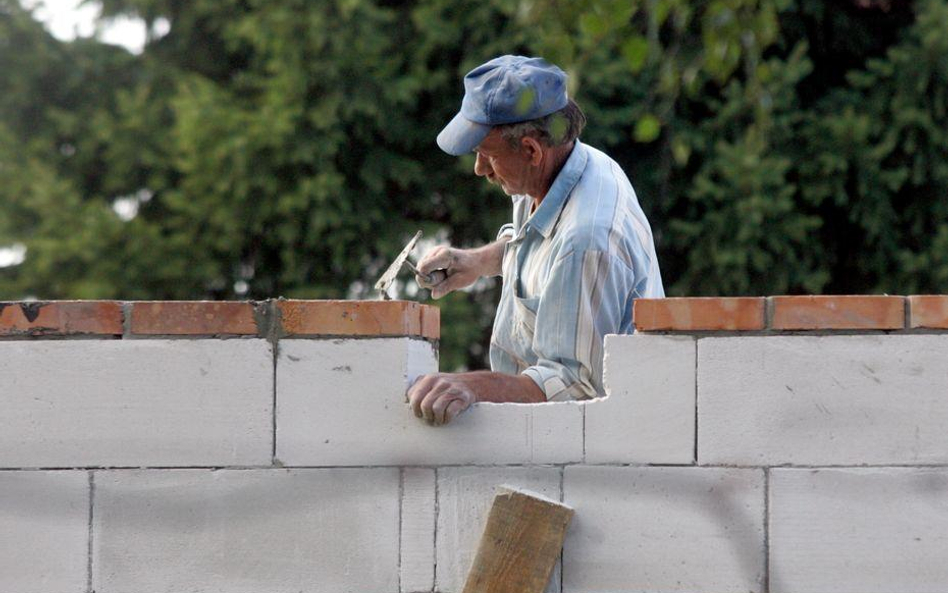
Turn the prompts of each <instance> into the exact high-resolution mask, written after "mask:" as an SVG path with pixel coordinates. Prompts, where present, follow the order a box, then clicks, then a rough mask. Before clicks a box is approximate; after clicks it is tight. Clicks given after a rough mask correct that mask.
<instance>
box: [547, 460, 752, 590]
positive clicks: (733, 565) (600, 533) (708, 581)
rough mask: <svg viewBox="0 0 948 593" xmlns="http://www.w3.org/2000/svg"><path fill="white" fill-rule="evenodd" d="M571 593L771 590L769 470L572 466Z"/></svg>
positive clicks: (566, 584) (566, 579)
mask: <svg viewBox="0 0 948 593" xmlns="http://www.w3.org/2000/svg"><path fill="white" fill-rule="evenodd" d="M565 472H566V473H565V477H564V483H563V491H564V502H566V504H569V505H571V506H573V507H574V508H575V509H576V515H575V516H574V517H573V523H572V525H571V526H570V528H569V530H568V531H567V534H566V544H565V546H564V564H563V591H564V593H592V592H594V591H595V592H601V591H608V592H610V593H619V592H623V593H625V592H629V593H631V592H642V593H645V592H655V591H663V592H682V593H684V592H689V593H690V592H693V591H716V592H721V593H726V592H734V593H738V592H740V593H746V592H748V591H751V592H757V591H762V590H763V581H764V574H765V570H766V568H765V552H764V473H763V471H761V470H755V469H718V468H698V467H604V466H602V467H594V466H569V467H567V468H566V470H565Z"/></svg>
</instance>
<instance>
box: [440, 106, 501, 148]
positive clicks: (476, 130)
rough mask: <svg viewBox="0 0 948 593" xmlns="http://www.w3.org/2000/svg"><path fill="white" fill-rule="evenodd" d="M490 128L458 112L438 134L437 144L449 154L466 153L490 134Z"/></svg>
mask: <svg viewBox="0 0 948 593" xmlns="http://www.w3.org/2000/svg"><path fill="white" fill-rule="evenodd" d="M490 129H491V126H487V125H484V124H479V123H475V122H472V121H471V120H469V119H467V118H466V117H464V116H463V115H461V114H460V113H458V114H457V115H455V116H454V119H452V120H451V121H450V122H449V123H448V125H446V126H445V127H444V129H443V130H441V133H440V134H438V146H439V147H441V150H443V151H445V152H446V153H448V154H450V155H454V156H461V155H462V154H468V153H469V152H471V151H472V150H474V149H475V148H477V145H478V144H480V143H481V142H482V141H483V140H484V138H486V137H487V135H488V134H490Z"/></svg>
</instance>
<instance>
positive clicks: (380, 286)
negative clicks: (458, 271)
mask: <svg viewBox="0 0 948 593" xmlns="http://www.w3.org/2000/svg"><path fill="white" fill-rule="evenodd" d="M420 238H421V231H418V232H417V233H415V236H414V237H412V239H411V241H409V242H408V245H405V248H404V249H402V251H401V253H399V254H398V257H396V258H395V261H393V262H392V265H390V266H389V267H388V269H387V270H385V273H384V274H382V277H381V278H379V281H378V282H376V283H375V290H377V291H379V298H381V299H382V300H386V301H387V300H390V298H391V297H389V296H388V289H389V287H390V286H391V285H392V283H393V282H395V277H396V276H398V273H399V272H400V271H401V269H402V266H403V265H404V266H408V269H409V270H411V271H412V273H414V274H415V277H416V278H418V279H420V280H421V282H422V283H424V284H426V285H427V286H434V285H436V284H440V283H441V282H443V281H444V279H445V278H447V277H448V271H447V270H444V269H439V270H432V271H431V273H429V274H422V273H421V272H419V271H418V268H416V267H415V264H413V263H411V261H410V260H409V259H408V255H409V254H410V253H411V250H412V249H414V248H415V243H417V242H418V239H420Z"/></svg>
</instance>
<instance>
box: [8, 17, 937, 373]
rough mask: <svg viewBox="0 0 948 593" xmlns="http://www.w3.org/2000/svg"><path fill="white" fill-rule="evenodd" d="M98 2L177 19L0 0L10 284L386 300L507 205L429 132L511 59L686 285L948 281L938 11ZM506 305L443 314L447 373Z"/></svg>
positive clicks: (454, 308) (676, 289) (477, 296)
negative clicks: (428, 251)
mask: <svg viewBox="0 0 948 593" xmlns="http://www.w3.org/2000/svg"><path fill="white" fill-rule="evenodd" d="M102 4H103V9H104V14H105V15H106V16H117V15H132V16H137V17H140V18H143V19H145V21H146V22H147V23H153V22H155V21H156V20H158V19H167V21H168V22H170V24H171V27H170V32H169V33H168V34H167V35H164V36H161V37H157V36H156V37H154V38H152V39H150V40H149V41H148V43H147V44H146V46H145V49H144V51H143V52H142V53H141V54H140V55H133V54H130V53H129V52H127V51H126V50H124V49H122V48H119V47H116V46H111V45H106V44H104V43H101V42H98V41H95V40H94V39H79V40H76V41H73V42H68V43H65V42H61V41H57V40H56V39H54V38H53V37H51V36H50V35H49V34H48V33H46V32H45V31H44V30H43V28H42V26H41V25H40V24H38V23H37V22H36V21H34V20H33V19H32V18H31V15H30V13H29V11H28V10H25V9H23V8H22V7H21V6H20V3H19V2H17V1H15V0H0V247H2V246H10V245H15V246H19V248H21V249H23V248H25V250H26V256H25V259H24V261H23V262H22V263H20V264H19V265H11V266H7V267H3V268H0V298H3V299H11V300H18V299H23V298H39V299H66V298H70V299H112V298H116V299H244V298H251V299H263V298H269V297H277V296H285V297H295V298H374V295H372V294H371V291H370V290H369V287H370V286H371V284H372V283H373V282H374V280H375V278H376V277H377V276H378V274H379V273H380V272H381V271H382V269H383V268H384V266H385V265H386V264H387V262H388V261H389V260H390V259H391V258H392V257H393V256H394V255H395V254H396V253H397V252H398V251H399V250H400V249H401V247H402V246H403V245H404V244H405V242H406V241H407V239H408V238H409V237H410V236H411V235H412V234H413V233H414V231H415V230H416V229H419V228H421V229H424V230H425V233H426V235H427V236H428V237H435V238H437V239H438V240H441V241H450V242H451V243H453V244H455V245H460V246H473V245H477V244H481V243H483V242H485V241H488V240H491V239H492V238H493V236H494V234H495V233H496V230H497V228H498V227H499V226H500V225H501V224H502V223H503V222H504V221H505V220H506V219H507V218H508V217H509V200H507V199H506V198H505V197H504V196H503V195H502V194H500V193H499V192H498V190H496V189H494V188H491V187H490V186H488V185H487V184H485V183H483V182H481V181H480V180H478V179H476V178H475V177H474V176H473V174H472V173H471V169H472V166H473V162H472V160H471V159H470V158H468V157H462V158H459V159H457V158H452V157H448V156H447V155H444V154H442V153H441V152H440V151H439V150H438V149H437V147H436V146H435V144H434V137H435V136H436V135H437V133H438V131H439V130H440V128H441V127H442V126H443V125H444V123H446V122H447V121H448V120H449V119H450V117H451V116H452V115H453V114H454V112H455V111H456V109H457V107H458V105H459V101H460V98H461V93H462V88H461V82H460V81H461V78H462V77H463V75H464V73H465V72H467V71H468V70H469V69H471V68H473V67H474V66H476V65H478V64H480V63H482V62H484V61H486V60H487V59H490V58H491V57H494V56H496V55H499V54H503V53H521V54H528V55H543V56H545V57H547V58H548V59H550V60H551V61H554V62H556V63H557V64H559V65H560V66H562V67H563V68H564V69H565V70H567V72H568V73H569V74H570V91H571V93H572V94H573V96H574V97H575V98H576V99H577V100H578V101H579V103H580V104H581V105H583V107H584V109H585V110H586V112H587V115H588V117H589V121H590V123H589V126H588V128H587V131H586V133H585V134H584V137H583V138H584V140H585V141H586V142H587V143H589V144H592V145H594V146H596V147H599V148H601V149H603V150H605V151H606V152H607V153H609V154H610V155H611V156H612V157H613V158H615V159H616V160H617V161H618V162H619V163H620V164H621V165H622V166H623V168H624V169H625V171H626V172H627V173H628V175H629V177H630V179H631V180H632V182H633V185H634V186H635V188H636V191H637V193H638V196H639V199H640V201H641V202H642V205H643V207H644V209H645V211H646V213H647V214H648V215H649V218H650V220H651V223H652V227H653V229H654V231H655V237H656V242H657V247H658V252H659V257H660V262H661V265H662V272H663V277H664V280H665V286H666V291H667V293H668V294H669V295H675V296H680V295H765V294H788V293H789V294H793V293H893V294H909V293H938V292H942V293H944V292H948V97H946V94H948V35H946V34H945V32H946V31H948V3H946V2H945V1H944V0H917V1H915V2H910V1H905V0H903V1H899V0H825V1H824V0H707V1H692V2H687V1H684V0H476V1H475V0H406V1H396V0H320V1H312V0H282V1H280V2H272V1H265V0H104V1H103V3H102ZM122 212H124V213H125V214H124V215H123V216H120V215H119V214H120V213H122ZM410 288H411V286H410V285H409V284H405V285H403V286H402V287H401V289H402V290H408V291H409V292H408V296H409V297H411V298H419V299H424V298H426V296H427V295H426V294H424V293H419V294H412V293H411V292H410ZM496 298H497V287H496V285H495V283H493V282H489V281H488V282H481V283H480V284H478V285H477V287H476V290H473V291H470V292H465V293H458V294H454V295H451V296H449V297H447V298H445V299H443V300H441V301H439V302H438V305H439V306H441V307H442V315H443V332H442V333H443V343H442V368H443V369H446V370H452V369H459V368H476V367H480V366H482V365H483V364H484V353H485V346H486V340H487V338H488V336H489V329H490V324H491V319H492V315H493V307H494V302H495V301H496Z"/></svg>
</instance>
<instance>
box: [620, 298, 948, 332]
mask: <svg viewBox="0 0 948 593" xmlns="http://www.w3.org/2000/svg"><path fill="white" fill-rule="evenodd" d="M633 319H634V324H635V329H636V331H637V332H642V333H648V332H685V333H687V332H694V333H698V332H700V333H704V332H764V333H769V332H783V331H794V332H796V331H830V332H831V331H860V330H902V329H927V330H940V329H948V295H913V296H907V297H906V296H897V295H896V296H891V295H800V296H796V295H786V296H784V295H781V296H771V297H672V298H663V299H638V300H636V301H635V303H634V309H633Z"/></svg>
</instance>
